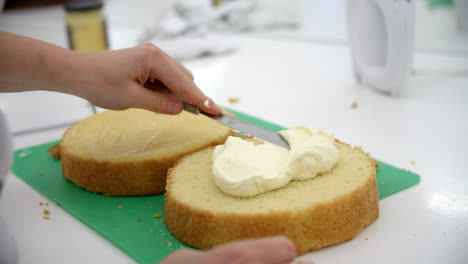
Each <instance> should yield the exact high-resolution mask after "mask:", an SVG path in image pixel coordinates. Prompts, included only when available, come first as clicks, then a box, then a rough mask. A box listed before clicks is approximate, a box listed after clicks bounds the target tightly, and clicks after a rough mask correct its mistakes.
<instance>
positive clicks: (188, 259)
mask: <svg viewBox="0 0 468 264" xmlns="http://www.w3.org/2000/svg"><path fill="white" fill-rule="evenodd" d="M201 254H202V253H201V252H198V251H195V250H189V249H182V250H177V251H175V252H174V253H172V254H171V255H169V257H167V258H165V259H164V260H163V261H161V262H159V264H186V263H197V259H198V258H199V257H200V255H201Z"/></svg>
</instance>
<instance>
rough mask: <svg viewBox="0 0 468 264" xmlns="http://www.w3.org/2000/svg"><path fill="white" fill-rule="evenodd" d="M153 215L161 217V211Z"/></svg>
mask: <svg viewBox="0 0 468 264" xmlns="http://www.w3.org/2000/svg"><path fill="white" fill-rule="evenodd" d="M153 216H154V218H160V217H161V213H155V214H154V215H153Z"/></svg>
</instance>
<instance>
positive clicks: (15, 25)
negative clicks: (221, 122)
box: [0, 0, 468, 135]
mask: <svg viewBox="0 0 468 264" xmlns="http://www.w3.org/2000/svg"><path fill="white" fill-rule="evenodd" d="M70 2H71V1H55V0H54V1H53V0H50V1H46V0H42V1H33V0H27V1H26V0H25V1H21V0H7V1H6V2H4V10H3V13H1V15H0V30H3V31H7V32H12V33H16V34H20V35H25V36H29V37H33V38H37V39H40V40H44V41H48V42H51V43H54V44H56V45H59V46H63V47H68V48H72V47H71V43H70V42H71V41H73V40H71V39H70V32H69V31H68V33H67V26H68V28H70V27H71V26H72V25H70V23H73V22H70V21H68V25H67V12H68V15H69V16H70V14H78V16H79V15H80V12H81V13H82V14H81V15H82V16H83V17H85V18H86V14H85V13H86V10H84V11H83V10H82V11H80V10H79V9H77V10H78V11H77V10H75V11H74V10H73V9H70V10H69V11H66V9H65V8H64V5H65V4H67V3H70ZM75 2H76V1H75ZM88 2H89V1H88ZM91 2H94V3H95V2H96V1H91ZM97 2H100V1H97ZM455 2H457V1H449V0H427V1H424V0H417V1H413V4H414V53H415V54H430V55H434V56H440V57H447V58H450V57H452V58H460V57H463V58H468V32H467V31H466V28H465V29H464V30H463V28H462V23H466V21H465V22H462V18H461V17H462V16H464V18H463V19H464V20H466V19H467V18H466V16H467V14H466V10H465V11H464V12H465V13H463V14H458V13H457V12H456V3H455ZM459 2H462V4H464V5H466V1H459ZM101 4H102V5H96V6H95V8H96V9H95V10H97V11H98V12H100V14H99V15H100V16H101V15H102V19H103V23H105V32H103V33H102V34H105V36H104V37H105V38H106V40H105V41H106V45H105V48H104V49H120V48H126V47H130V46H134V45H137V44H140V43H145V42H153V43H155V44H156V45H158V46H160V47H162V48H163V49H164V50H166V51H167V52H168V53H169V54H170V55H171V56H173V57H175V58H176V59H178V60H180V61H183V62H184V63H188V64H189V65H190V62H193V61H196V60H205V61H206V60H207V58H209V57H219V56H221V57H222V56H232V54H235V53H236V52H239V50H240V49H241V46H242V44H240V43H244V42H245V41H246V39H249V38H250V39H252V38H255V39H265V40H269V41H271V40H276V41H277V43H275V42H271V44H270V45H281V44H282V43H284V42H285V41H287V42H301V43H310V44H311V47H312V45H329V46H342V47H347V46H348V35H347V25H346V1H345V0H308V1H305V0H291V1H280V0H257V1H254V0H252V1H244V0H238V1H236V0H230V1H228V0H225V1H223V0H218V1H216V0H205V1H203V0H197V1H175V0H159V1H155V0H153V1H152V0H139V1H132V2H131V3H130V2H128V1H124V0H107V1H102V2H101ZM462 4H459V5H462ZM464 8H465V9H466V7H464ZM216 12H218V13H216ZM457 14H458V15H459V17H458V18H457ZM210 16H211V17H210ZM89 19H91V20H92V19H95V18H89ZM83 36H84V37H83ZM83 36H82V37H81V39H80V40H79V41H81V42H83V41H84V42H86V41H88V42H93V41H97V40H95V39H87V38H86V35H83ZM232 36H236V37H237V36H244V38H241V39H239V38H237V39H236V38H234V39H232V38H230V37H232ZM101 37H102V36H101ZM75 41H77V40H76V39H75ZM247 45H248V44H247ZM187 46H189V48H187ZM95 49H97V50H99V49H103V48H99V47H97V48H95ZM230 54H231V55H230ZM272 56H273V55H272ZM274 56H277V55H274ZM307 63H308V64H310V65H326V64H327V61H323V58H317V59H316V60H314V61H308V62H307ZM465 66H466V65H462V67H458V66H456V65H455V66H448V67H447V68H444V69H435V68H431V67H423V68H417V67H416V68H414V67H413V69H412V73H413V74H421V75H454V76H456V75H460V74H464V75H466V70H467V67H465ZM300 67H307V65H306V64H304V66H302V65H301V66H300ZM214 68H217V67H212V68H206V67H201V68H197V67H195V69H193V70H194V71H195V72H196V73H197V71H199V70H200V71H202V72H203V71H213V72H211V73H210V74H209V75H212V76H216V74H214V73H216V71H218V72H219V71H220V69H214ZM349 70H350V71H352V67H351V66H350V67H349ZM232 74H234V73H232ZM339 74H340V73H339V70H337V72H335V76H337V78H339ZM200 75H201V74H200ZM196 76H197V77H202V78H201V79H200V81H201V82H203V81H204V75H202V76H198V74H197V75H196ZM311 78H312V79H311V82H313V78H314V77H313V75H311ZM202 89H203V86H202ZM207 89H209V88H207ZM233 95H234V93H233ZM214 97H215V99H219V100H221V104H225V105H229V104H230V103H229V101H226V99H225V98H217V97H216V93H214ZM231 101H232V100H231ZM0 107H1V108H2V109H4V111H5V112H6V113H7V115H8V116H9V117H10V123H11V126H12V129H13V132H14V133H15V134H16V135H21V134H24V133H29V132H32V131H36V130H37V129H38V128H39V130H40V129H41V128H54V127H56V126H62V125H64V126H67V125H69V124H70V123H72V122H75V121H77V120H79V119H81V118H83V117H85V116H87V115H88V114H92V113H93V109H89V106H88V104H87V102H84V101H83V100H81V99H78V98H75V97H72V96H69V95H60V94H55V93H48V92H33V93H27V94H26V93H25V94H2V95H1V96H0ZM65 109H66V111H63V110H65ZM83 109H85V111H83ZM88 110H89V111H91V112H88ZM36 115H37V117H40V118H39V119H36V118H35V116H36ZM32 120H40V124H38V123H37V122H32Z"/></svg>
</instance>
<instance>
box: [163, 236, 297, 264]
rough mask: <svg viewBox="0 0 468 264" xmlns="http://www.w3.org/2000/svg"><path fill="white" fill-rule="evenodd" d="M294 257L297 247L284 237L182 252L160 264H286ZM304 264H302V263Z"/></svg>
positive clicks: (183, 250) (175, 253)
mask: <svg viewBox="0 0 468 264" xmlns="http://www.w3.org/2000/svg"><path fill="white" fill-rule="evenodd" d="M295 257H296V247H295V246H294V244H293V243H292V242H291V240H289V239H288V238H286V237H271V238H262V239H255V240H242V241H237V242H232V243H228V244H225V245H222V246H219V247H215V248H213V249H210V250H207V251H195V250H188V249H182V250H178V251H176V252H174V253H172V254H171V255H170V256H169V257H167V258H166V259H164V260H163V261H161V262H160V264H179V263H180V264H186V263H190V264H198V263H200V264H202V263H203V264H217V263H223V264H237V263H238V264H249V263H255V264H283V263H284V264H286V263H292V261H294V258H295ZM303 263H305V262H303Z"/></svg>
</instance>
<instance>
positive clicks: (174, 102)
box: [131, 86, 183, 115]
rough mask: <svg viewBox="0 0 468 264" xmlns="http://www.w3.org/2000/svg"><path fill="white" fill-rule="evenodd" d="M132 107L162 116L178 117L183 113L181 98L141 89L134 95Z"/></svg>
mask: <svg viewBox="0 0 468 264" xmlns="http://www.w3.org/2000/svg"><path fill="white" fill-rule="evenodd" d="M131 107H137V108H143V109H146V110H150V111H153V112H157V113H161V114H169V115H176V114H179V113H180V112H182V109H183V105H182V102H181V101H180V99H179V98H177V97H175V96H173V95H171V94H168V93H161V92H156V91H152V90H149V89H147V88H145V87H143V86H141V87H139V89H138V93H136V94H134V97H133V104H132V106H131Z"/></svg>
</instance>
